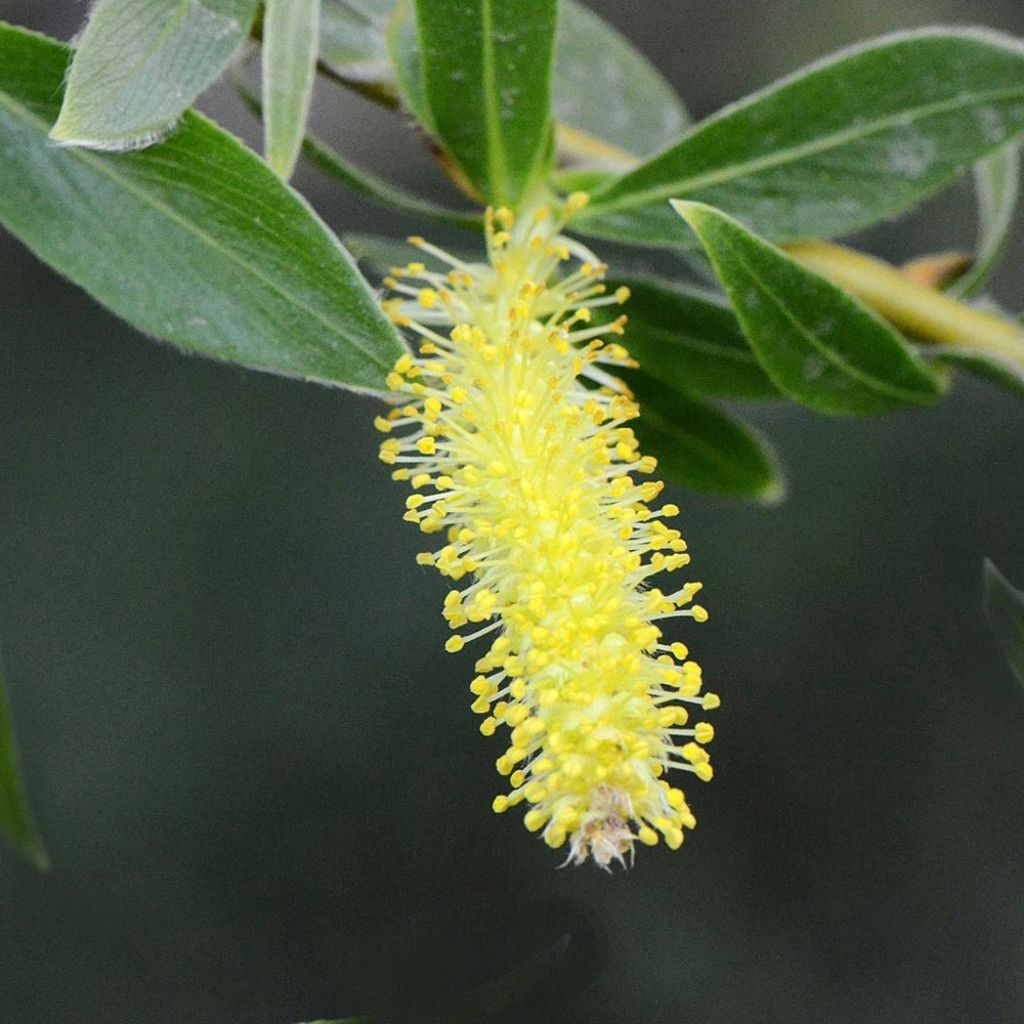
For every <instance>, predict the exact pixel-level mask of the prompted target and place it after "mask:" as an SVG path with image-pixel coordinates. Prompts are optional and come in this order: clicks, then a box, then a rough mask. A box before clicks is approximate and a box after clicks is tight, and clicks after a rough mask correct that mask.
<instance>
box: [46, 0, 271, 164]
mask: <svg viewBox="0 0 1024 1024" xmlns="http://www.w3.org/2000/svg"><path fill="white" fill-rule="evenodd" d="M255 13H256V0H99V2H98V3H97V4H96V6H95V7H94V8H93V12H92V15H91V16H90V18H89V23H88V25H87V26H86V29H85V32H84V33H83V35H82V37H81V39H80V40H79V43H78V49H77V52H76V53H75V57H74V61H73V62H72V64H71V73H70V75H69V76H68V87H67V92H66V94H65V97H64V104H63V106H62V107H61V110H60V117H59V118H58V119H57V122H56V124H54V126H53V130H52V132H51V138H53V139H55V140H56V141H57V142H60V143H63V144H65V145H74V146H87V147H89V148H91V149H110V150H125V149H133V148H137V147H139V146H144V145H148V144H149V143H151V142H154V141H156V139H158V138H159V137H160V136H161V135H163V134H164V133H165V132H166V131H167V130H168V129H169V128H170V127H172V126H173V125H174V123H175V122H176V121H177V119H178V118H179V117H180V116H181V115H182V113H183V112H184V111H185V109H186V108H187V107H189V106H190V105H191V104H192V102H193V100H195V98H196V97H197V96H198V95H199V94H200V93H201V92H202V91H203V90H204V89H205V88H206V87H207V86H208V85H209V84H210V83H211V82H212V81H213V80H214V79H215V78H216V77H217V76H218V75H219V74H220V73H221V72H222V71H223V70H224V68H225V67H226V66H227V64H228V62H229V61H230V60H231V58H232V56H233V55H234V53H235V51H236V50H237V49H238V47H239V45H240V44H241V43H242V41H243V40H244V39H245V37H246V36H247V35H248V32H249V26H250V25H251V23H252V19H253V16H254V14H255Z"/></svg>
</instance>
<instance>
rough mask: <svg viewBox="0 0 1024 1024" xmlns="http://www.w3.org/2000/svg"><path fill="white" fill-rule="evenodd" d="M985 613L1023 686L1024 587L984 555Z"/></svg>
mask: <svg viewBox="0 0 1024 1024" xmlns="http://www.w3.org/2000/svg"><path fill="white" fill-rule="evenodd" d="M984 577H985V579H984V589H985V594H984V601H985V614H986V615H987V616H988V621H989V624H990V625H991V626H992V631H993V632H994V633H995V635H996V640H998V641H999V646H1000V647H1001V648H1002V651H1003V654H1005V655H1006V660H1007V661H1009V663H1010V668H1011V669H1012V670H1013V674H1014V675H1015V676H1016V677H1017V681H1018V682H1019V683H1020V684H1021V685H1022V686H1024V591H1020V590H1018V589H1017V588H1016V587H1014V586H1012V585H1011V583H1010V581H1009V580H1007V579H1006V577H1005V576H1003V574H1002V573H1001V572H1000V571H999V570H998V569H997V568H996V567H995V566H994V565H993V564H992V562H991V561H989V559H987V558H986V559H985V572H984Z"/></svg>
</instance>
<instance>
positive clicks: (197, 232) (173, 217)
mask: <svg viewBox="0 0 1024 1024" xmlns="http://www.w3.org/2000/svg"><path fill="white" fill-rule="evenodd" d="M0 105H2V106H5V107H6V108H7V109H8V110H9V111H10V112H11V113H12V114H13V115H14V117H16V118H18V119H20V120H21V121H23V122H25V123H26V124H28V125H30V126H37V125H38V126H40V127H41V128H42V129H43V131H44V134H45V131H46V127H47V126H46V121H45V120H43V119H42V118H41V117H38V116H37V115H36V114H34V113H32V111H31V110H29V109H28V108H27V107H26V106H24V105H23V104H22V103H21V102H19V101H18V100H16V99H14V98H13V97H12V96H11V95H10V93H6V92H2V91H0ZM69 152H71V153H73V154H74V157H75V158H77V159H78V160H81V161H82V162H83V163H85V164H88V165H90V166H92V168H93V169H94V170H96V171H98V172H99V173H100V174H102V175H103V176H104V177H106V178H108V179H109V180H111V181H113V182H115V183H116V184H118V185H120V186H121V187H123V188H124V189H125V190H126V191H128V192H129V193H131V194H132V195H134V196H135V198H136V199H138V200H139V201H140V202H141V203H142V204H143V205H148V206H150V207H152V208H153V209H154V210H156V211H158V212H159V213H161V214H162V215H163V216H165V217H166V218H167V220H169V221H171V222H172V223H174V224H176V225H177V226H178V227H180V228H182V229H183V230H185V231H186V232H188V233H190V234H192V235H194V236H195V237H196V238H197V239H199V240H200V241H201V242H203V243H204V244H205V245H207V246H208V247H209V248H210V249H212V250H214V251H215V252H218V253H220V254H222V255H223V256H225V257H226V258H227V259H228V261H229V262H231V263H233V264H235V265H236V266H238V267H241V268H242V269H243V270H245V271H246V272H248V273H249V274H251V275H252V276H253V277H254V278H255V279H257V280H259V281H261V282H263V283H264V284H266V285H267V286H268V287H269V288H270V289H271V290H272V291H274V292H276V293H277V295H279V296H280V297H281V298H282V299H284V300H285V301H286V302H288V303H290V304H291V305H292V306H294V307H295V308H296V309H300V310H302V311H303V312H305V313H307V314H308V315H309V316H310V317H311V319H313V320H315V321H317V322H319V323H320V324H322V325H323V326H324V327H326V328H328V329H329V330H330V332H331V333H332V334H334V335H335V336H336V337H338V338H339V339H340V340H342V341H344V342H346V343H348V344H351V345H352V346H353V348H356V349H357V350H358V351H359V352H361V353H362V354H363V355H364V356H366V357H367V358H368V359H369V360H370V361H371V362H372V363H373V365H375V366H378V367H380V368H382V369H385V370H386V369H388V367H389V364H388V363H386V362H381V361H379V360H378V358H377V357H376V356H375V354H374V353H373V352H372V351H370V350H368V349H366V348H364V347H363V345H361V344H359V342H357V341H356V340H354V339H353V338H351V337H350V336H349V335H347V334H345V333H344V332H342V331H339V329H338V327H337V325H336V323H335V322H334V321H333V320H330V319H328V318H327V317H325V316H324V315H323V314H322V313H320V312H319V311H318V310H316V309H315V308H313V307H312V306H309V305H308V304H307V303H305V302H303V301H301V300H300V299H299V298H298V297H297V296H295V295H294V294H292V292H290V291H288V290H287V289H285V288H283V287H281V285H280V284H278V283H277V282H276V281H275V280H274V278H272V277H270V276H269V275H267V274H265V273H263V272H262V271H261V270H259V269H258V268H257V267H256V266H254V265H253V264H251V263H249V262H248V261H246V260H244V259H241V258H240V257H239V256H238V255H236V254H235V253H234V252H233V251H232V250H231V249H228V248H225V247H223V246H221V245H220V244H218V242H217V241H216V239H214V238H213V236H211V235H209V234H208V233H207V232H205V231H203V230H202V229H201V228H199V227H198V226H197V225H196V224H194V223H193V222H191V221H188V220H185V219H184V218H183V217H181V216H180V215H179V214H178V213H177V212H176V211H175V210H174V209H173V207H170V206H168V205H167V204H166V203H163V202H161V201H160V200H159V199H157V198H156V197H155V196H153V195H151V194H150V193H148V192H146V191H145V190H144V189H140V188H138V187H137V186H136V185H135V184H134V183H132V182H131V181H130V180H129V179H127V178H125V177H123V176H119V175H118V174H116V173H114V172H113V171H112V170H111V169H110V168H108V167H107V165H106V163H105V162H104V161H102V160H100V159H97V157H96V156H94V155H93V154H92V153H90V152H89V151H88V150H82V149H77V148H76V149H74V150H70V151H69ZM327 237H328V238H330V236H329V235H328V236H327ZM318 347H319V346H318ZM328 351H331V350H328Z"/></svg>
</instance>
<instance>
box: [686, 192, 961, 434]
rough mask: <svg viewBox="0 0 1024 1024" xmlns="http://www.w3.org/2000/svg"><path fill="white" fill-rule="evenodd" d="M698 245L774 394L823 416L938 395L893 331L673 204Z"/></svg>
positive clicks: (819, 280) (759, 247)
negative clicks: (777, 391) (774, 387)
mask: <svg viewBox="0 0 1024 1024" xmlns="http://www.w3.org/2000/svg"><path fill="white" fill-rule="evenodd" d="M673 205H674V206H675V208H676V210H677V211H678V213H679V215H680V216H681V217H683V218H684V219H685V220H686V221H687V223H688V224H689V225H690V227H692V228H693V230H694V232H695V233H696V234H697V237H698V238H699V239H700V241H701V243H702V244H703V245H704V248H705V250H706V251H707V254H708V256H709V258H710V260H711V264H712V266H713V267H714V270H715V273H716V274H717V275H718V277H719V279H720V280H721V282H722V284H723V285H724V286H725V289H726V291H727V292H728V293H729V297H730V299H731V300H732V304H733V307H734V309H735V310H736V314H737V316H738V317H739V320H740V323H741V324H742V326H743V331H744V333H745V334H746V336H747V338H748V339H749V340H750V344H751V347H752V348H753V349H754V351H755V352H756V353H757V356H758V358H759V359H760V361H761V365H762V366H764V368H765V370H766V371H767V373H768V376H769V377H771V379H772V380H773V381H774V382H775V384H776V385H777V386H778V387H779V389H780V390H781V391H783V392H785V393H786V394H787V395H789V396H790V397H791V398H793V399H794V400H795V401H798V402H802V403H803V404H804V405H807V406H809V407H810V408H812V409H817V410H818V411H819V412H826V413H861V414H865V413H877V412H884V411H886V410H888V409H893V408H896V407H898V406H901V405H907V404H915V405H925V404H928V403H930V402H933V401H935V400H936V399H937V398H938V397H940V395H941V394H942V388H941V386H940V384H939V382H938V380H937V378H936V377H935V375H934V374H933V373H931V371H930V370H929V369H928V367H927V366H926V365H925V364H924V363H923V362H922V361H921V360H920V359H918V358H917V356H915V355H914V353H913V351H912V350H911V348H910V346H909V345H908V344H907V343H906V341H904V340H903V338H902V337H901V336H900V335H899V334H897V332H896V331H895V330H893V328H891V327H890V326H889V325H888V324H886V323H885V322H884V321H883V320H881V319H880V318H879V317H877V316H876V315H875V314H874V313H872V312H871V311H870V310H869V309H868V308H867V307H866V306H864V305H862V304H861V303H860V302H858V301H857V300H856V299H854V298H853V297H852V296H850V295H848V294H847V293H846V292H844V291H842V290H841V289H840V288H838V287H837V286H836V285H834V284H833V283H832V282H831V281H829V280H828V279H827V278H824V277H822V276H821V275H820V274H816V273H814V272H813V271H811V270H808V269H807V268H806V267H804V266H802V265H801V264H799V263H797V262H796V260H794V259H791V258H790V257H789V256H787V255H785V254H784V253H782V252H780V251H779V250H778V249H776V248H775V247H774V246H772V245H770V244H769V243H768V242H765V241H764V240H763V239H760V238H758V237H757V236H756V235H754V234H752V233H751V232H750V231H748V230H747V229H746V228H744V227H743V226H742V225H741V224H739V223H738V222H737V221H735V220H733V219H732V218H731V217H729V216H727V215H726V214H724V213H722V212H721V211H720V210H716V209H714V208H712V207H710V206H705V205H703V204H702V203H674V204H673Z"/></svg>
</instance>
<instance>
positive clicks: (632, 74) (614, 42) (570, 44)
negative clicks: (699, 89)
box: [551, 0, 690, 156]
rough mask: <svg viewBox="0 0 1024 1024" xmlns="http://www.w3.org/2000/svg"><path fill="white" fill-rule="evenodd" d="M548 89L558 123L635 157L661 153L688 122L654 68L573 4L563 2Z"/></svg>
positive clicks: (621, 38)
mask: <svg viewBox="0 0 1024 1024" xmlns="http://www.w3.org/2000/svg"><path fill="white" fill-rule="evenodd" d="M551 90H552V106H553V108H554V113H555V117H556V119H557V120H558V121H559V122H561V123H562V124H566V125H569V126H571V127H573V128H579V129H580V130H582V131H585V132H587V133H588V134H590V135H593V136H596V137H597V138H599V139H604V140H606V141H607V142H611V143H613V144H614V145H616V146H619V147H620V148H622V149H623V150H625V151H626V153H628V154H632V155H634V156H647V155H648V154H650V153H654V152H657V151H658V150H660V149H663V148H664V147H665V146H667V145H668V144H669V143H671V142H673V141H674V140H675V139H677V138H678V137H679V134H680V133H681V132H682V131H683V129H684V128H685V127H686V126H687V125H688V124H689V123H690V118H689V115H688V114H687V112H686V109H685V107H684V106H683V104H682V101H681V100H680V99H679V97H678V96H677V95H676V92H675V90H674V89H673V88H672V86H671V85H669V84H668V82H666V81H665V79H664V78H663V77H662V76H661V74H660V73H659V72H658V70H657V69H656V68H655V67H654V65H653V64H651V63H650V62H649V61H648V60H647V58H646V57H644V55H643V54H642V53H640V51H639V50H637V49H636V47H634V46H633V44H632V43H630V42H629V40H628V39H626V37H625V36H623V35H622V34H621V33H619V32H618V31H616V30H615V29H614V28H612V26H611V25H609V24H608V22H606V21H605V20H604V19H603V18H600V17H598V16H597V15H596V14H595V13H594V12H593V11H591V10H589V9H588V8H587V7H584V6H583V4H581V3H577V2H576V0H562V5H561V17H560V19H559V25H558V42H557V48H556V51H555V67H554V79H553V81H552V84H551Z"/></svg>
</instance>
